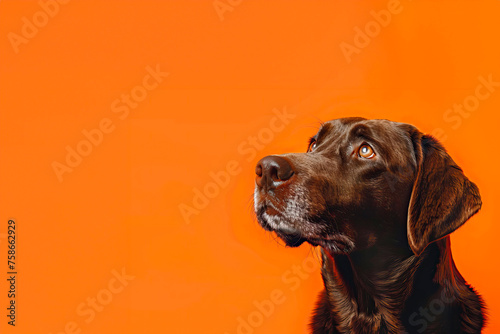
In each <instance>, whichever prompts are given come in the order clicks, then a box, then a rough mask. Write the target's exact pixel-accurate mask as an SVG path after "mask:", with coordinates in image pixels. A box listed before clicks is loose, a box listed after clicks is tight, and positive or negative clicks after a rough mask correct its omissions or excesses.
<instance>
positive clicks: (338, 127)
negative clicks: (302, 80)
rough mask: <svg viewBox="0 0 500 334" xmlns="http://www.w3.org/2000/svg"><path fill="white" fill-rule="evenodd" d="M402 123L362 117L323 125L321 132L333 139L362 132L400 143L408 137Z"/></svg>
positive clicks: (343, 119) (339, 119) (348, 118)
mask: <svg viewBox="0 0 500 334" xmlns="http://www.w3.org/2000/svg"><path fill="white" fill-rule="evenodd" d="M401 124H402V123H397V122H392V121H389V120H385V119H366V118H362V117H347V118H338V119H334V120H331V121H328V122H326V123H324V124H323V126H322V128H321V130H320V132H323V133H325V134H326V133H328V134H329V135H332V136H333V137H336V138H340V137H348V136H349V135H352V134H358V133H362V132H367V133H370V134H371V135H372V136H376V137H380V138H381V139H384V140H391V141H395V142H399V141H400V140H401V139H403V138H404V137H406V132H405V131H404V129H403V128H402V127H401V126H400V125H401Z"/></svg>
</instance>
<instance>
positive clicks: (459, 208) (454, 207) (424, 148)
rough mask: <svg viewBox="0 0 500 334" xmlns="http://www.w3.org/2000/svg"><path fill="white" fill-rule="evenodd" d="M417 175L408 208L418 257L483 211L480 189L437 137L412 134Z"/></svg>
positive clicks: (412, 243)
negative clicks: (431, 245) (434, 243)
mask: <svg viewBox="0 0 500 334" xmlns="http://www.w3.org/2000/svg"><path fill="white" fill-rule="evenodd" d="M411 137H412V140H413V146H414V150H415V155H416V160H417V175H416V178H415V181H414V185H413V190H412V194H411V198H410V204H409V208H408V222H407V224H408V225H407V227H408V243H409V244H410V247H411V249H412V250H413V252H414V253H415V254H416V255H420V254H421V253H422V252H423V251H424V249H425V247H427V245H428V244H429V243H431V242H433V241H435V240H438V239H440V238H443V237H444V236H446V235H448V234H450V233H451V232H453V231H455V230H456V229H457V228H459V227H460V226H462V225H463V224H464V223H465V222H466V221H467V220H468V219H469V218H470V217H471V216H473V215H474V214H475V213H476V212H478V211H479V209H480V208H481V197H480V195H479V189H478V188H477V186H476V185H475V184H474V183H472V182H471V181H469V179H468V178H467V177H466V176H465V175H464V173H463V172H462V169H461V168H460V167H458V166H457V164H456V163H455V162H454V161H453V159H452V158H451V157H450V156H449V155H448V153H447V152H446V150H445V149H444V147H443V146H442V145H441V144H440V143H439V142H438V141H437V140H436V139H435V138H433V137H431V136H428V135H422V134H421V133H420V132H419V131H418V130H416V129H415V131H413V133H412V134H411Z"/></svg>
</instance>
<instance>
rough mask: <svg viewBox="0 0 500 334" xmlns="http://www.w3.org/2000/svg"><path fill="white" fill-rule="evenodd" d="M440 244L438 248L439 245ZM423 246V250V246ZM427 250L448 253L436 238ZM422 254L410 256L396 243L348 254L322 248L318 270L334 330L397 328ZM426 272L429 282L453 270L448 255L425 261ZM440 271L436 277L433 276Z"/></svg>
mask: <svg viewBox="0 0 500 334" xmlns="http://www.w3.org/2000/svg"><path fill="white" fill-rule="evenodd" d="M443 247H444V249H442V248H443ZM428 251H429V250H428ZM432 251H439V252H440V253H441V256H440V257H441V258H442V257H447V258H451V254H450V252H449V243H447V242H446V241H445V242H444V243H440V246H439V247H437V246H436V247H435V249H433V250H432ZM426 258H427V257H426V256H425V254H422V255H421V256H415V255H414V254H413V253H412V252H411V250H410V249H409V248H408V249H404V248H401V247H397V248H394V247H385V248H381V247H371V248H370V249H368V250H364V251H355V252H353V253H351V254H349V255H341V254H324V255H323V268H322V275H323V280H324V283H325V289H326V294H327V298H328V300H329V304H330V306H331V308H332V315H333V317H334V318H335V320H336V321H335V322H336V323H337V324H338V327H337V328H338V330H339V331H341V332H345V333H350V332H354V333H358V332H362V333H365V332H366V333H378V332H388V333H398V332H399V331H400V329H401V328H402V324H401V323H400V320H399V319H400V314H401V311H402V310H403V309H404V307H405V301H406V300H407V299H408V298H409V297H410V295H411V293H412V289H413V283H414V277H415V273H416V270H417V268H419V267H421V266H422V265H423V262H425V261H426ZM426 265H427V266H430V267H433V268H435V269H436V270H435V271H434V270H431V271H430V274H428V275H426V277H420V276H419V278H418V280H419V283H420V280H422V279H423V280H425V281H429V283H430V282H432V281H433V280H434V281H435V279H436V277H437V278H438V279H450V277H444V276H443V275H448V274H449V273H451V272H453V271H452V270H450V268H442V267H443V266H449V265H450V264H449V261H439V264H437V263H428V264H426ZM438 276H441V277H438Z"/></svg>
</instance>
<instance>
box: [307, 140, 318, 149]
mask: <svg viewBox="0 0 500 334" xmlns="http://www.w3.org/2000/svg"><path fill="white" fill-rule="evenodd" d="M316 146H317V142H316V140H315V139H311V142H310V143H309V147H308V148H307V152H312V151H314V150H315V149H316Z"/></svg>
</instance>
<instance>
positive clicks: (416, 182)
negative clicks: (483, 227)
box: [254, 118, 481, 255]
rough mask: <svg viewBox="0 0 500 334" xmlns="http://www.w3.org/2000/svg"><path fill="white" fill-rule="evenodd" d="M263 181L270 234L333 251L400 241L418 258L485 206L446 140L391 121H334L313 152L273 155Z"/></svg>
mask: <svg viewBox="0 0 500 334" xmlns="http://www.w3.org/2000/svg"><path fill="white" fill-rule="evenodd" d="M256 174H257V175H256V186H255V193H254V202H255V212H256V214H257V218H258V220H259V223H260V224H261V225H262V227H263V228H264V229H266V230H270V231H275V232H276V234H277V235H278V236H279V237H280V238H282V239H283V240H284V241H285V242H286V244H287V245H289V246H298V245H300V244H301V243H303V242H304V241H308V242H309V243H311V244H313V245H320V246H323V247H324V248H326V249H327V250H329V251H330V252H332V253H339V252H340V253H349V252H351V251H354V250H357V249H367V248H369V247H371V246H373V245H375V244H376V243H378V242H383V241H384V240H391V241H392V242H394V241H396V242H400V243H401V245H402V247H408V245H409V246H410V247H411V249H412V250H413V252H414V253H415V254H417V255H418V254H420V253H421V252H422V251H423V250H424V249H425V247H426V246H427V245H428V244H429V243H431V242H433V241H435V240H437V239H440V238H442V237H444V236H446V235H448V234H449V233H451V232H453V231H454V230H456V229H457V228H458V227H460V226H461V225H462V224H463V223H465V221H467V220H468V219H469V218H470V217H471V216H472V215H473V214H475V213H476V212H477V211H478V210H479V209H480V207H481V199H480V196H479V191H478V189H477V187H476V185H475V184H474V183H472V182H470V181H469V180H468V179H467V178H466V177H465V175H464V174H463V173H462V170H461V169H460V167H458V166H457V165H456V164H455V162H454V161H453V159H452V158H451V157H450V156H449V155H448V154H447V152H446V151H445V149H444V148H443V147H442V146H441V144H440V143H439V142H438V141H437V140H435V139H434V138H432V137H430V136H427V135H423V134H422V133H421V132H420V131H418V130H417V129H416V128H415V127H413V126H411V125H408V124H403V123H395V122H390V121H387V120H367V119H364V118H342V119H336V120H333V121H330V122H327V123H325V124H323V126H322V127H321V129H320V130H319V132H318V133H317V134H316V135H315V136H314V137H312V138H311V140H310V144H309V147H308V150H307V152H306V153H293V154H283V155H272V156H267V157H265V158H263V159H261V160H260V161H259V162H258V164H257V167H256Z"/></svg>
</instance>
